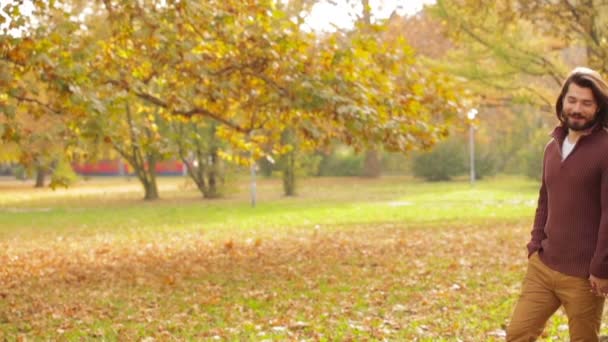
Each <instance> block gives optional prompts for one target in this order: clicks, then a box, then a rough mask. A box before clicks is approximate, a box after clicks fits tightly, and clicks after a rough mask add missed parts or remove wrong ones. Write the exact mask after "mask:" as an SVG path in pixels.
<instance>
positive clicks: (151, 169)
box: [142, 153, 159, 201]
mask: <svg viewBox="0 0 608 342" xmlns="http://www.w3.org/2000/svg"><path fill="white" fill-rule="evenodd" d="M146 160H147V161H148V165H147V167H144V168H143V170H142V171H143V173H144V176H145V177H146V182H145V184H144V191H145V196H144V199H145V200H146V201H153V200H157V199H158V198H159V196H158V186H157V184H156V156H155V155H154V154H153V153H148V154H147V155H146Z"/></svg>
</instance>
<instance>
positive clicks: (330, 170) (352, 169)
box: [318, 153, 363, 177]
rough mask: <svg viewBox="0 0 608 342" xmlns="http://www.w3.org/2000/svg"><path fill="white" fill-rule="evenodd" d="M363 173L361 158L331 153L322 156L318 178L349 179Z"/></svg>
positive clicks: (354, 155)
mask: <svg viewBox="0 0 608 342" xmlns="http://www.w3.org/2000/svg"><path fill="white" fill-rule="evenodd" d="M362 173H363V156H360V155H356V154H340V153H332V154H330V155H325V156H323V159H321V162H320V163H319V172H318V175H319V176H322V177H323V176H325V177H349V176H360V175H361V174H362Z"/></svg>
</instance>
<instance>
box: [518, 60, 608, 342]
mask: <svg viewBox="0 0 608 342" xmlns="http://www.w3.org/2000/svg"><path fill="white" fill-rule="evenodd" d="M555 110H556V115H557V118H558V119H559V121H560V122H561V125H560V126H558V127H557V128H555V130H554V131H553V134H552V137H553V139H552V140H551V141H550V142H549V143H548V144H547V146H546V147H545V154H544V158H543V176H542V184H541V187H540V193H539V198H538V206H537V208H536V216H535V219H534V227H533V229H532V233H531V235H532V238H531V240H530V242H529V243H528V270H527V273H526V276H525V278H524V281H523V285H522V293H521V296H520V298H519V301H518V302H517V305H516V306H515V310H514V312H513V317H512V318H511V322H510V324H509V327H508V328H507V341H534V340H536V338H537V337H538V336H539V335H540V334H541V333H542V331H543V328H544V325H545V323H546V321H547V320H548V319H549V317H551V315H553V313H554V312H555V311H556V310H557V309H558V308H559V307H560V306H562V305H563V306H564V309H565V311H566V315H567V316H568V326H569V332H570V340H571V341H572V342H574V341H585V342H590V341H598V339H599V336H598V335H599V329H600V324H601V316H602V310H603V306H604V297H605V296H607V295H608V131H607V130H606V125H607V123H608V121H607V120H608V85H607V84H606V82H605V81H604V80H603V79H602V77H601V76H600V75H599V74H598V73H597V72H595V71H593V70H591V69H588V68H576V69H574V70H573V71H572V72H571V73H570V75H569V76H568V78H567V79H566V81H565V82H564V85H563V87H562V90H561V93H560V95H559V97H558V99H557V102H556V104H555Z"/></svg>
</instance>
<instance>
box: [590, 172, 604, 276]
mask: <svg viewBox="0 0 608 342" xmlns="http://www.w3.org/2000/svg"><path fill="white" fill-rule="evenodd" d="M600 198H601V210H602V214H601V218H600V226H599V230H598V236H597V244H596V246H595V253H594V254H593V258H592V259H591V265H590V268H589V272H590V273H591V274H592V275H594V276H596V277H598V278H601V279H608V167H606V168H605V169H604V172H603V173H602V183H601V193H600Z"/></svg>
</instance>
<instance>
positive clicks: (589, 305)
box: [507, 253, 604, 342]
mask: <svg viewBox="0 0 608 342" xmlns="http://www.w3.org/2000/svg"><path fill="white" fill-rule="evenodd" d="M560 305H563V306H564V309H565V310H566V315H567V316H568V327H569V332H570V341H571V342H575V341H581V342H582V341H584V342H594V341H598V339H599V331H600V325H601V320H602V310H603V308H604V298H603V297H598V296H596V295H595V294H594V293H592V292H591V285H590V284H589V280H588V279H583V278H578V277H571V276H568V275H565V274H562V273H560V272H557V271H554V270H552V269H550V268H549V267H547V266H546V265H545V264H544V263H543V262H542V261H541V260H540V258H539V256H538V253H534V254H533V255H532V256H531V257H530V260H529V262H528V272H527V273H526V277H525V278H524V283H523V286H522V293H521V296H520V298H519V301H518V302H517V305H516V306H515V311H514V312H513V317H512V318H511V323H510V324H509V327H508V328H507V341H517V342H520V341H534V340H536V338H538V336H540V334H542V332H543V328H544V327H545V323H546V322H547V320H548V319H549V317H551V315H553V314H554V313H555V311H557V309H558V308H559V307H560Z"/></svg>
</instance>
